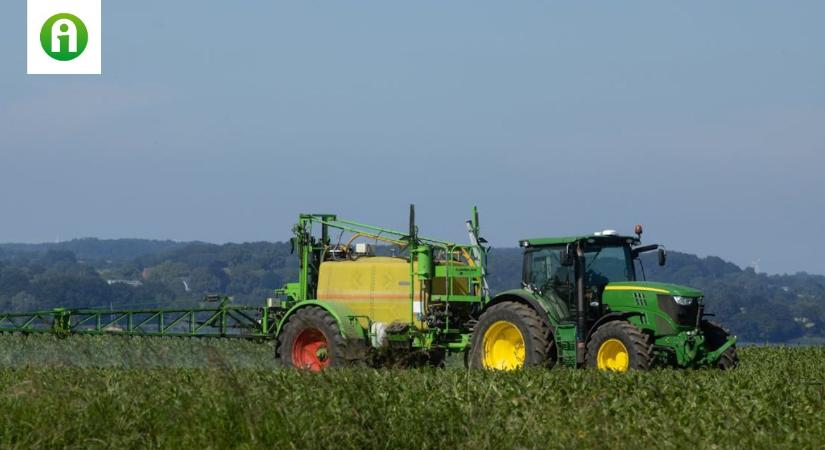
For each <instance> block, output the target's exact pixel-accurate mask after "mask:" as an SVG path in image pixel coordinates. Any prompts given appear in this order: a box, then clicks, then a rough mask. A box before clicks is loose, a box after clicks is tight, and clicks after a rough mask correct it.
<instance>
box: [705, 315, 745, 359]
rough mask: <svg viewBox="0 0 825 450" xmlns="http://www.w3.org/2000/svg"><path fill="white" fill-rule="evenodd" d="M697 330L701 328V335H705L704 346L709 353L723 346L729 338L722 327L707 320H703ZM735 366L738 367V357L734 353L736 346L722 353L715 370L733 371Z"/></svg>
mask: <svg viewBox="0 0 825 450" xmlns="http://www.w3.org/2000/svg"><path fill="white" fill-rule="evenodd" d="M699 328H701V330H702V334H704V335H705V346H706V347H707V350H708V351H709V352H712V351H714V350H716V349H718V348H719V347H721V346H722V345H724V344H725V342H727V341H728V337H729V336H730V333H728V330H726V329H724V328H723V327H722V325H719V324H718V323H715V322H711V321H709V320H703V321H702V322H701V323H700V324H699ZM737 366H739V355H738V354H737V353H736V345H732V346H730V347H729V348H728V349H727V350H725V351H724V352H722V356H720V357H719V360H718V361H716V368H717V369H722V370H730V369H735V368H736V367H737Z"/></svg>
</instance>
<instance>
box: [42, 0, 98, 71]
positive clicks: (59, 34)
mask: <svg viewBox="0 0 825 450" xmlns="http://www.w3.org/2000/svg"><path fill="white" fill-rule="evenodd" d="M100 1H101V0H28V13H27V20H26V22H27V27H26V30H27V35H26V43H27V46H26V51H27V55H28V58H27V61H28V70H27V72H28V73H29V75H35V74H36V75H51V74H56V75H63V74H65V75H84V74H86V75H99V74H100V73H101V63H100V60H101V57H100V54H101V31H102V29H101V24H100Z"/></svg>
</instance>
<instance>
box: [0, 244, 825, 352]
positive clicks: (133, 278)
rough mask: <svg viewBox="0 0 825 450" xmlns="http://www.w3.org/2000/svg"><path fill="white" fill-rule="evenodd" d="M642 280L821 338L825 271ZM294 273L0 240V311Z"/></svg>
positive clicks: (180, 293) (719, 265) (137, 300)
mask: <svg viewBox="0 0 825 450" xmlns="http://www.w3.org/2000/svg"><path fill="white" fill-rule="evenodd" d="M643 262H644V266H645V269H646V273H647V279H649V280H654V281H669V282H674V283H679V284H686V285H690V286H694V287H697V288H700V289H702V290H704V291H705V297H706V303H707V305H708V311H709V312H710V313H713V314H716V318H715V319H716V320H718V321H720V322H722V323H724V324H725V325H726V326H728V327H729V328H730V329H731V330H732V331H733V332H734V333H736V334H738V335H739V336H740V337H741V338H742V339H743V340H745V341H749V342H803V343H804V342H820V341H822V340H823V339H825V327H823V324H824V323H825V277H824V276H820V275H809V274H805V273H798V274H794V275H766V274H762V273H755V272H754V271H753V270H752V269H741V268H740V267H738V266H736V265H735V264H732V263H730V262H727V261H724V260H722V259H720V258H717V257H707V258H699V257H697V256H694V255H690V254H686V253H679V252H670V254H669V259H668V264H667V266H665V267H659V266H657V265H656V264H655V261H653V260H652V259H645V260H644V261H643ZM296 277H297V261H296V260H295V258H294V256H292V255H290V251H289V245H288V244H286V243H270V242H256V243H244V244H225V245H215V244H206V243H199V242H192V243H179V242H171V241H148V240H140V239H128V240H111V241H107V240H97V239H82V240H77V241H69V242H63V243H59V244H2V245H0V309H2V310H32V309H48V308H53V307H56V306H63V307H110V306H111V307H113V308H118V307H137V306H152V307H154V306H173V305H174V306H181V305H192V304H195V303H197V302H198V301H199V299H200V298H202V295H203V294H204V293H206V292H209V293H225V294H229V295H232V296H234V297H235V301H236V302H239V303H249V304H258V303H260V302H262V301H263V299H264V298H266V297H268V296H271V295H272V290H273V289H275V288H278V287H281V286H282V285H283V284H284V283H285V282H288V281H291V280H293V279H295V278H296ZM520 277H521V251H520V249H518V248H502V249H493V250H492V252H491V253H490V284H491V286H492V288H493V289H494V290H495V291H502V290H505V289H509V288H513V287H518V286H519V285H520Z"/></svg>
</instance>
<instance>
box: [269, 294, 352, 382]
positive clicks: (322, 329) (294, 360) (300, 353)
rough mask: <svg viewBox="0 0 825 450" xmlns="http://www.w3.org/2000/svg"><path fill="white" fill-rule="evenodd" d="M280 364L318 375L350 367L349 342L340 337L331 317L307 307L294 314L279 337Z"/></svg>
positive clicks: (314, 308) (320, 309) (350, 347)
mask: <svg viewBox="0 0 825 450" xmlns="http://www.w3.org/2000/svg"><path fill="white" fill-rule="evenodd" d="M278 342H279V348H278V354H279V355H280V358H281V362H282V363H283V364H284V366H286V367H292V368H296V369H303V370H309V371H312V372H320V371H322V370H324V369H326V368H327V367H342V366H347V365H350V364H352V362H353V361H354V358H352V352H351V351H349V350H351V349H352V347H353V344H354V343H352V342H347V339H346V338H344V336H342V335H341V330H340V328H339V327H338V322H337V321H336V320H335V318H334V317H332V315H331V314H329V313H328V312H326V311H325V310H323V309H322V308H318V307H316V306H310V307H307V308H304V309H300V310H298V311H296V312H295V313H294V314H293V315H292V316H291V317H290V318H289V320H288V321H287V323H286V324H285V325H284V328H283V330H282V331H281V334H280V336H279V337H278Z"/></svg>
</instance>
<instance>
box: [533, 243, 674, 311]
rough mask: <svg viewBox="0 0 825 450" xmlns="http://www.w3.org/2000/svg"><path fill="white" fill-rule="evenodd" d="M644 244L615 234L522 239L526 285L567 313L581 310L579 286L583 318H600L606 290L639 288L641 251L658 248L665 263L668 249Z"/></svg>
mask: <svg viewBox="0 0 825 450" xmlns="http://www.w3.org/2000/svg"><path fill="white" fill-rule="evenodd" d="M637 229H639V230H640V228H637ZM640 243H641V241H640V238H639V237H631V236H620V235H618V234H616V232H615V231H613V230H605V231H602V232H599V233H595V234H593V235H589V236H588V235H585V236H568V237H559V238H542V239H526V240H522V241H521V242H520V245H521V247H523V248H524V250H525V251H524V263H523V265H522V267H523V273H522V286H523V287H524V288H525V289H527V290H529V291H532V292H534V293H536V294H538V295H541V296H542V297H544V298H546V299H547V300H548V301H552V302H554V303H556V304H558V305H559V306H560V307H561V308H563V309H564V310H565V311H566V312H567V314H568V315H569V314H572V313H574V312H575V311H577V310H578V309H579V308H578V306H577V304H578V298H577V294H578V288H579V286H581V288H582V293H583V297H584V298H583V299H584V303H583V306H584V308H583V309H584V310H585V317H586V318H591V319H593V320H595V319H598V317H599V316H601V315H602V314H603V312H604V311H603V308H602V301H603V296H604V293H605V291H606V290H607V288H608V286H610V287H611V288H613V287H614V286H618V284H617V283H623V284H624V286H629V285H633V284H635V283H636V282H637V281H639V279H638V278H637V271H636V268H637V266H638V267H639V269H640V272H641V275H642V278H643V277H644V267H643V266H642V263H641V260H640V259H639V256H640V255H641V254H642V253H646V252H650V251H654V250H658V251H659V264H660V265H664V264H665V261H666V258H667V254H666V253H665V250H664V248H662V247H661V246H659V245H656V244H654V245H647V246H640V245H639V244H640ZM591 321H592V320H591Z"/></svg>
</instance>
